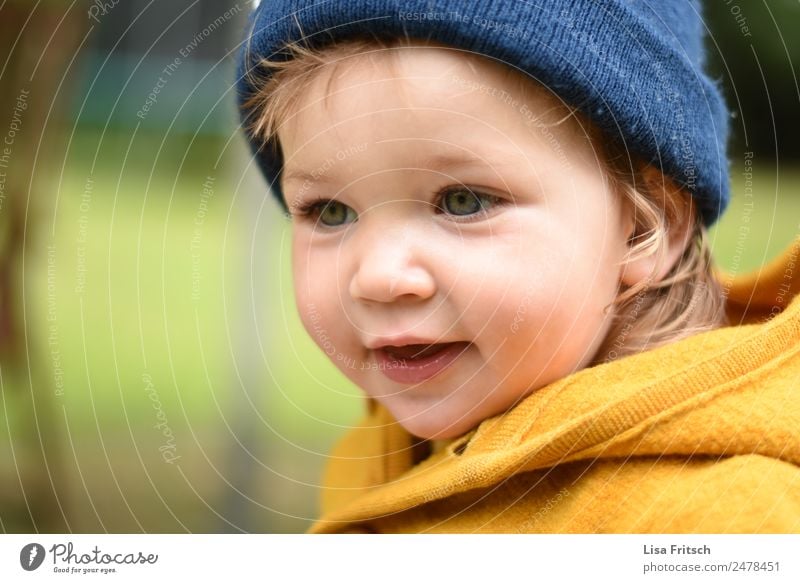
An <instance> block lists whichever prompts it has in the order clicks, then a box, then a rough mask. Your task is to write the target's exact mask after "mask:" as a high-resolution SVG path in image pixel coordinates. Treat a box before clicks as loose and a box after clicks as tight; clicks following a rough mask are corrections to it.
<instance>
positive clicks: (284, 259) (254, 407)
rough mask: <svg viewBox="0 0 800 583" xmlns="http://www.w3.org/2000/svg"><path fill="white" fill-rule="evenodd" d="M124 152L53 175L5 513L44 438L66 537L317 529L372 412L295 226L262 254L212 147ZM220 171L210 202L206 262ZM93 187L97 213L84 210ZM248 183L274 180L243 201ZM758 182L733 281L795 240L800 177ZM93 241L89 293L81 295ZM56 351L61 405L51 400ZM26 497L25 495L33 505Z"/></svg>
mask: <svg viewBox="0 0 800 583" xmlns="http://www.w3.org/2000/svg"><path fill="white" fill-rule="evenodd" d="M127 140H128V138H127V137H126V136H108V137H107V139H105V140H104V142H103V144H102V145H101V148H100V150H99V153H98V160H97V165H96V167H95V170H94V172H92V171H91V167H92V161H93V158H94V156H95V153H96V152H97V146H98V136H97V135H93V134H87V135H80V136H78V137H77V138H76V141H75V142H74V143H73V149H72V150H71V153H70V159H69V160H68V164H67V166H66V168H67V170H66V173H65V175H64V176H63V179H61V178H60V176H59V172H58V171H60V168H58V169H57V170H58V171H56V170H54V171H53V172H52V184H53V186H54V188H55V189H56V190H57V191H58V203H57V206H47V205H41V206H40V207H38V208H37V209H34V212H35V213H36V214H35V217H36V221H35V223H32V224H34V225H35V226H36V228H37V230H36V231H32V244H31V245H30V250H29V253H28V254H27V255H26V272H27V278H26V282H25V285H26V306H25V316H26V318H27V319H28V333H29V337H28V350H29V354H30V358H31V360H30V362H31V364H30V372H27V371H26V372H25V373H24V374H23V375H22V376H21V377H18V378H11V377H10V376H9V374H4V375H3V379H2V380H3V402H2V403H1V404H0V405H2V408H3V419H4V420H5V425H6V427H5V428H0V434H1V435H2V437H0V440H1V441H0V472H1V473H0V478H2V484H4V485H5V486H4V488H5V490H6V498H2V499H3V500H5V502H4V504H6V505H11V504H16V505H17V507H19V506H20V504H21V503H22V488H21V487H20V486H18V482H19V481H18V479H17V475H18V474H20V473H27V474H31V475H32V476H34V477H33V478H31V480H33V482H31V483H39V484H41V483H44V484H45V485H46V486H47V485H48V484H49V481H47V476H46V475H42V474H41V468H42V467H43V466H42V464H40V463H39V462H38V461H37V460H38V457H37V455H39V454H38V453H37V452H38V450H39V448H40V445H39V441H38V435H39V434H41V435H44V439H45V444H46V447H47V458H48V463H49V464H50V466H51V467H52V472H53V475H54V476H55V478H54V481H55V483H56V484H57V485H58V488H59V491H60V493H61V494H60V495H61V496H62V503H63V504H64V505H65V508H66V511H67V518H68V528H69V529H70V530H74V531H90V532H91V531H103V530H108V531H112V532H119V531H122V532H137V531H140V530H146V531H149V532H164V531H166V532H182V531H184V530H191V531H220V530H225V529H228V530H235V528H234V527H231V526H230V525H228V524H227V523H226V522H225V520H224V519H223V518H222V517H227V518H228V519H229V520H230V521H231V522H234V523H235V524H237V525H239V526H240V527H243V528H247V529H249V530H256V531H286V532H293V531H301V530H304V529H305V528H306V526H307V525H308V521H309V520H310V519H313V517H314V515H315V512H316V509H315V505H316V499H317V496H318V494H319V492H318V488H317V483H318V481H319V479H320V472H321V469H322V464H323V462H324V456H325V454H326V453H327V451H328V449H329V447H330V446H331V444H332V443H333V441H334V440H335V438H336V437H337V436H338V435H340V434H341V433H342V431H343V428H344V427H345V426H347V425H348V424H350V423H352V422H353V421H354V420H355V419H356V418H357V416H358V415H359V413H360V410H361V397H360V395H359V393H358V391H357V389H356V388H355V387H353V386H352V385H351V384H350V383H349V381H347V380H346V379H345V377H344V376H343V375H341V373H339V371H338V370H337V369H336V368H335V367H334V366H333V365H332V364H331V363H330V362H328V361H327V360H326V359H325V357H324V355H323V354H322V352H321V351H320V350H319V349H318V348H317V347H316V345H315V344H314V343H313V341H312V340H311V339H310V338H309V337H308V335H307V334H306V333H305V331H304V330H303V329H302V326H301V324H300V322H299V319H298V316H297V314H296V311H295V308H294V304H293V299H292V298H293V295H292V290H291V270H290V261H289V257H290V256H289V237H288V232H287V229H286V225H285V224H284V223H283V222H282V219H281V218H280V217H279V213H278V210H277V207H276V206H275V204H274V203H273V202H272V201H268V202H267V203H266V206H265V208H263V209H262V210H261V212H262V217H261V220H262V221H264V226H263V228H264V229H265V231H264V232H265V233H266V235H265V237H264V238H263V240H259V241H258V244H257V247H256V248H255V249H254V250H253V252H252V253H251V235H252V233H250V232H249V231H248V229H247V227H246V225H247V224H248V219H250V218H252V215H253V209H251V208H249V207H248V204H247V203H246V202H245V201H243V198H242V196H243V195H242V192H238V193H237V192H236V191H235V188H236V184H237V182H238V178H239V175H238V174H235V173H234V172H233V171H232V170H231V171H228V170H226V169H224V168H223V169H221V170H219V171H216V170H214V169H213V160H215V159H216V158H217V156H218V154H219V152H218V149H219V147H220V146H219V144H218V143H216V142H200V143H195V144H189V143H188V142H175V141H171V142H170V143H169V144H167V145H166V146H165V149H164V150H163V151H162V152H161V153H160V154H158V156H157V155H156V154H157V152H158V147H159V143H158V142H153V141H152V140H151V139H150V140H144V139H143V140H140V141H136V142H134V144H133V147H132V148H131V151H130V152H129V154H128V158H127V162H126V158H125V154H126V151H127V149H128V145H129V144H128V141H127ZM184 154H187V156H186V158H187V162H186V165H185V167H184V168H183V169H182V170H181V171H180V172H177V173H176V171H175V168H178V167H179V166H180V162H181V159H182V158H183V155H184ZM227 154H228V156H229V157H235V156H236V155H239V156H242V155H243V152H242V150H241V149H240V150H234V152H233V153H232V154H231V153H227ZM151 170H152V180H151V181H150V174H151ZM209 174H213V175H214V176H215V181H214V196H213V197H212V198H211V199H210V200H209V202H208V212H207V213H206V215H205V217H204V221H203V224H202V232H201V233H200V239H199V245H198V246H197V247H196V248H195V251H196V255H197V257H196V258H195V259H193V256H192V255H193V250H192V238H193V236H195V234H196V232H195V227H196V224H195V219H196V218H197V216H198V208H199V204H200V202H201V195H202V188H203V182H204V180H205V178H206V176H208V175H209ZM90 175H91V178H92V192H91V201H90V206H89V207H88V208H84V209H83V211H82V210H81V206H80V204H81V195H82V193H83V192H84V190H85V188H86V184H87V178H88V177H89V176H90ZM148 181H150V182H149V185H148ZM252 184H260V183H246V186H243V187H242V188H252ZM753 185H754V197H753V207H752V208H753V210H752V212H751V214H750V215H749V216H750V219H749V222H748V223H747V224H748V225H749V226H750V230H749V232H748V235H747V237H746V240H745V241H744V242H743V243H742V242H740V241H738V242H737V236H738V233H739V229H740V227H741V226H742V224H744V223H743V221H744V219H743V218H742V217H743V216H744V210H743V209H744V208H745V206H744V205H745V203H746V202H747V201H746V198H745V196H744V185H743V183H742V181H741V180H739V179H738V178H737V177H736V176H734V180H733V187H734V199H733V202H732V204H731V208H730V209H729V210H728V212H727V213H726V215H725V217H724V218H723V219H722V221H721V222H720V223H719V225H718V226H716V227H715V228H714V229H712V231H711V240H712V244H713V248H714V253H715V256H716V258H717V260H718V261H719V263H720V265H721V266H722V267H723V268H727V269H731V268H737V269H738V270H739V271H746V270H748V269H754V268H757V267H758V266H759V265H760V264H762V263H763V262H764V261H766V260H768V259H769V258H771V257H773V256H775V255H776V254H777V253H779V252H780V250H782V249H783V248H784V247H786V246H787V245H788V244H789V242H790V241H791V240H792V239H793V238H794V237H795V236H797V234H798V228H799V227H798V221H800V196H798V194H800V192H799V191H800V172H798V171H790V172H789V171H784V172H782V174H781V181H780V182H778V181H777V179H776V178H775V177H774V176H771V175H770V174H769V173H768V172H767V171H766V169H764V170H761V169H759V170H757V171H756V173H755V176H754V179H753ZM265 196H266V195H265ZM53 204H55V198H53ZM81 225H83V226H84V227H85V236H86V242H85V244H84V248H85V260H86V263H85V265H86V283H85V286H84V289H83V291H81V292H80V293H79V292H77V291H76V282H77V274H78V260H79V250H80V249H79V248H80V246H81V243H79V241H78V238H79V236H80V235H81ZM48 246H52V249H54V266H53V269H54V273H51V275H54V276H55V280H54V281H52V282H51V283H53V284H54V285H53V286H52V287H51V288H50V290H49V292H50V296H49V297H48ZM193 261H196V262H195V263H193ZM251 262H252V264H253V266H254V268H253V269H251ZM737 266H738V267H737ZM198 273H199V274H200V275H201V279H200V284H199V288H196V291H197V293H194V294H193V290H195V288H194V287H193V285H194V283H193V278H194V277H195V276H196V275H197V274H198ZM253 276H255V277H258V278H261V279H259V280H258V281H257V282H255V286H254V287H255V289H256V290H258V291H257V293H258V295H257V297H256V298H255V301H256V303H257V304H258V305H259V306H260V305H261V304H262V302H263V305H264V306H266V307H265V309H266V315H265V318H264V322H263V324H262V325H261V326H260V329H259V332H260V341H261V343H260V344H259V342H258V341H252V342H251V341H247V342H243V341H242V335H241V330H242V329H243V328H242V327H243V326H245V325H246V323H247V317H248V314H250V313H252V307H253V305H252V301H251V289H250V287H251V284H252V283H253V282H251V278H252V277H253ZM48 300H50V301H51V302H52V301H54V302H55V304H54V305H55V312H52V314H54V316H51V317H55V321H51V320H48V313H49V312H48ZM51 325H55V326H56V329H55V334H56V338H55V339H56V344H53V345H49V344H48V334H49V333H50V331H51V330H50V326H51ZM54 348H55V349H57V350H58V354H59V357H60V364H61V367H62V368H63V371H64V372H63V375H64V376H63V378H64V387H63V393H57V391H56V387H55V381H54V374H53V366H54V363H53V359H52V355H51V350H52V349H54ZM144 374H147V375H149V378H151V379H152V390H150V392H148V390H147V386H148V385H147V383H146V382H145V380H143V375H144ZM243 387H244V388H243ZM31 394H33V395H34V397H35V399H36V404H35V405H33V404H32V403H31V400H30V395H31ZM153 394H155V395H157V398H158V403H159V407H160V411H161V413H160V415H162V417H158V415H159V411H158V410H157V409H156V408H155V403H154V401H153V400H152V399H151V395H153ZM248 399H249V400H248ZM34 410H35V411H36V414H37V415H36V420H34V418H33V414H32V411H34ZM164 418H166V420H167V421H168V426H169V428H170V429H171V432H172V435H173V437H174V445H175V451H176V452H177V454H178V455H180V456H181V457H180V459H179V461H178V462H176V463H175V464H168V463H165V462H164V460H163V458H162V454H161V452H160V451H159V447H163V446H164V445H165V444H166V443H167V439H166V438H165V436H164V435H163V433H162V432H161V430H159V429H158V428H156V427H155V426H156V425H157V424H158V423H159V419H164ZM33 421H39V422H40V427H39V429H37V428H36V426H35V423H34V422H33ZM240 442H241V444H240ZM245 447H246V448H247V449H245ZM37 476H38V478H37ZM36 480H38V482H36ZM42 480H44V482H42ZM26 484H27V482H26ZM48 487H49V486H48ZM45 489H46V488H45ZM9 492H11V493H10V494H9ZM31 492H32V491H31V489H30V487H29V486H26V489H25V495H27V496H31ZM34 493H35V492H34ZM248 498H249V499H250V500H248ZM32 499H34V498H32ZM0 520H2V528H3V529H5V530H9V531H15V530H16V531H19V530H25V529H29V528H31V526H30V524H28V522H26V521H27V514H26V513H25V512H21V513H19V512H18V513H14V512H11V511H10V510H9V509H8V507H2V506H0Z"/></svg>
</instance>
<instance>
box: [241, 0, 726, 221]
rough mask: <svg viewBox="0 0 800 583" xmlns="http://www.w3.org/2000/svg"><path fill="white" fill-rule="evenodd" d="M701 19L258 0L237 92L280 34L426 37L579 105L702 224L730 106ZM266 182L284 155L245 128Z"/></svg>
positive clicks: (585, 7)
mask: <svg viewBox="0 0 800 583" xmlns="http://www.w3.org/2000/svg"><path fill="white" fill-rule="evenodd" d="M704 26H705V25H704V22H703V19H702V14H701V11H700V6H699V4H698V2H697V1H694V0H639V1H636V2H631V1H630V0H548V1H547V2H532V1H529V0H491V1H490V0H474V1H471V2H463V1H462V0H264V1H263V2H261V4H260V5H259V6H258V7H257V8H256V9H255V10H254V11H253V13H252V14H251V16H250V20H249V25H248V27H247V31H248V32H247V35H248V36H247V38H245V39H244V41H243V43H242V49H241V50H240V52H239V59H238V69H237V77H238V79H237V96H238V100H239V107H240V113H241V116H242V120H243V123H244V124H245V127H247V126H248V125H249V122H250V121H252V119H251V114H252V112H249V111H246V109H245V107H244V103H245V101H246V100H247V99H248V97H250V96H252V94H253V92H254V91H255V90H256V88H255V87H253V85H252V84H251V82H250V78H251V77H250V75H248V73H257V74H258V76H260V77H261V78H262V79H263V78H264V77H265V75H268V74H269V72H268V71H262V70H260V69H259V65H258V61H259V59H260V58H262V57H268V58H270V59H273V60H274V59H281V58H287V57H286V56H285V53H284V51H283V50H282V49H283V47H284V45H285V43H287V42H295V41H300V40H303V43H304V44H305V45H306V46H311V47H315V48H320V47H323V46H325V45H326V44H330V43H333V42H335V41H338V40H342V39H347V38H351V37H359V38H364V37H365V36H366V37H373V38H374V37H411V38H422V39H431V40H434V41H438V42H440V43H442V44H446V45H449V46H452V47H455V48H460V49H465V50H468V51H471V52H473V53H477V54H481V55H486V56H488V57H490V58H494V59H498V60H500V61H502V62H505V63H508V64H509V65H511V66H513V67H516V68H518V69H520V70H521V71H524V72H525V73H527V74H528V75H530V76H531V77H532V78H533V79H535V80H537V81H538V82H540V83H542V84H543V85H546V86H547V87H549V88H550V90H551V91H553V92H554V93H556V94H557V95H558V96H559V97H560V98H561V99H563V100H564V102H565V103H567V104H569V105H572V106H574V107H576V108H578V109H579V110H580V111H582V112H583V113H584V114H585V115H586V116H587V117H588V118H589V119H590V120H591V121H592V122H593V123H595V124H596V125H597V126H598V127H599V128H600V129H601V130H603V131H604V132H605V134H606V135H607V137H608V138H609V139H616V140H620V141H621V143H624V146H625V147H626V148H627V149H628V151H630V152H631V153H633V154H637V155H638V156H639V157H641V158H643V159H644V161H645V162H649V163H650V164H652V165H654V166H655V167H656V168H658V169H660V170H661V171H662V172H663V173H664V174H666V175H667V176H669V177H671V178H672V179H674V180H675V181H676V183H678V184H679V185H681V186H683V187H684V188H686V189H687V190H688V191H689V192H690V193H691V194H692V195H693V196H694V197H695V199H696V201H697V203H698V208H699V209H700V212H701V213H702V217H703V220H704V222H705V224H706V225H710V224H711V223H713V222H714V221H715V220H716V219H717V218H718V217H719V215H720V214H721V213H722V211H723V210H724V209H725V207H726V206H727V204H728V201H729V190H728V160H727V157H726V141H727V135H728V112H727V109H726V107H725V103H724V100H723V97H722V94H721V92H720V89H719V88H718V86H717V85H716V84H715V83H714V82H713V81H712V80H711V79H710V78H709V77H708V76H707V75H706V74H705V73H704V70H703V69H704V50H703V37H704ZM248 138H249V141H250V145H251V148H252V150H253V152H254V153H255V155H256V157H257V160H258V163H259V166H260V167H261V169H262V171H263V172H264V175H265V177H266V178H267V181H268V182H269V184H270V186H271V188H272V191H273V193H274V195H275V196H276V198H277V199H278V201H279V202H280V203H281V205H282V206H283V208H284V210H286V203H285V201H284V199H283V194H282V192H281V188H280V180H279V177H280V172H281V169H282V166H283V159H282V154H281V152H280V149H279V148H278V149H276V151H275V152H274V153H273V152H272V148H265V147H264V144H260V143H258V142H257V141H256V140H254V139H253V138H252V136H250V135H248Z"/></svg>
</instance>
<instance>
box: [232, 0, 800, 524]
mask: <svg viewBox="0 0 800 583" xmlns="http://www.w3.org/2000/svg"><path fill="white" fill-rule="evenodd" d="M702 27H703V23H702V20H701V18H700V12H699V6H698V5H697V4H696V3H695V2H689V1H687V0H671V1H661V2H658V3H655V2H653V3H649V2H647V3H645V2H641V3H628V2H624V1H616V0H615V1H610V2H602V3H599V2H593V1H590V0H574V1H557V2H548V3H546V4H544V5H542V6H537V5H534V4H530V3H527V2H517V1H510V0H509V1H501V2H488V1H487V2H473V3H461V2H454V1H445V0H440V1H438V2H427V1H426V2H422V1H399V0H372V1H366V0H362V1H358V0H343V1H341V2H312V1H310V0H309V1H300V2H297V1H293V2H289V1H284V0H270V1H268V2H264V3H262V4H261V6H260V7H259V8H258V9H257V10H256V11H255V12H254V14H253V16H252V18H251V22H250V25H249V28H248V31H247V38H246V39H245V42H244V45H243V49H242V51H241V54H240V57H241V58H240V62H239V74H240V77H239V104H240V108H241V112H242V117H243V121H244V127H245V131H246V133H247V136H248V139H249V141H250V143H251V145H252V147H253V150H254V153H255V155H256V159H257V161H258V163H259V165H260V167H261V169H262V170H263V172H264V174H265V176H266V177H267V179H268V181H269V186H270V188H271V190H272V192H273V193H274V194H275V196H276V198H277V200H278V201H279V203H280V204H281V206H282V208H283V210H284V212H285V213H286V215H287V217H288V218H289V219H290V220H291V224H292V227H291V228H292V264H293V276H294V289H295V298H296V304H297V309H298V310H299V314H300V317H301V320H302V322H303V324H304V326H305V328H306V330H307V331H308V333H309V334H310V335H311V337H312V338H314V340H315V342H316V343H317V344H318V345H319V346H320V349H322V350H323V351H324V352H325V354H326V355H327V356H328V357H329V358H330V359H331V361H332V362H333V363H334V364H335V365H336V366H337V367H338V368H339V369H340V370H341V371H342V372H343V373H344V374H345V375H346V376H347V377H348V378H349V379H350V380H351V381H352V382H354V383H355V384H356V385H357V386H358V387H360V388H361V389H362V390H363V391H364V393H365V394H366V396H367V397H368V399H367V402H368V406H367V412H366V416H365V418H364V420H363V421H362V423H361V424H360V425H358V426H357V427H354V428H353V429H352V430H350V432H349V433H348V434H347V435H345V437H344V438H343V439H342V440H341V442H340V443H339V444H338V446H337V448H336V450H335V451H334V452H333V454H332V456H331V460H330V462H329V465H328V469H327V471H326V476H325V484H324V491H323V495H322V507H323V516H322V517H321V518H320V520H319V521H317V522H316V523H315V524H314V525H313V526H312V528H311V532H703V531H706V532H737V531H739V532H742V531H743V532H755V531H770V532H787V531H788V532H798V531H800V495H798V491H799V490H800V471H798V467H797V464H798V463H800V437H799V436H798V429H797V428H798V427H799V426H800V407H798V405H797V399H796V398H791V397H790V391H791V389H792V388H795V387H796V382H795V381H794V380H793V379H794V378H796V376H792V374H794V375H796V374H797V373H798V372H800V360H798V357H797V350H796V348H795V347H794V346H795V343H796V342H797V340H798V337H799V336H800V315H798V312H799V311H800V304H798V302H793V303H791V306H789V308H790V309H784V308H785V307H786V306H788V305H789V303H790V301H791V298H792V296H793V295H794V293H795V292H796V289H797V287H798V282H797V280H798V278H796V277H794V276H791V277H788V278H785V277H784V276H785V273H786V270H787V266H788V265H789V264H790V262H791V264H792V265H794V263H793V262H794V260H795V258H796V255H797V249H796V246H795V247H793V248H792V249H790V250H788V251H787V253H786V254H785V255H784V257H782V258H780V259H779V260H778V261H777V262H776V263H774V264H773V265H772V266H771V267H770V268H769V269H768V270H767V271H766V276H765V275H764V272H762V275H761V278H760V279H757V280H755V281H753V280H752V278H747V277H744V276H742V277H737V278H732V279H731V280H730V281H727V282H725V281H720V280H721V279H722V278H720V277H719V275H718V274H716V273H715V272H714V271H713V270H712V262H711V257H710V252H709V249H708V246H707V244H706V229H707V227H708V226H709V225H711V224H712V223H713V222H714V221H715V220H716V219H717V218H718V216H719V215H720V213H721V212H722V211H723V210H724V208H725V206H726V204H727V201H728V180H727V158H726V153H725V141H726V136H727V117H728V116H727V111H726V109H725V106H724V103H723V100H722V97H721V95H720V91H719V89H718V88H717V87H716V85H715V84H714V83H713V82H711V81H710V80H709V79H708V78H707V76H706V75H705V74H704V72H703V69H702V67H703V49H702V35H701V31H702ZM783 279H786V280H787V281H788V283H789V285H790V289H791V293H790V294H789V295H788V296H785V298H784V300H785V301H784V303H782V304H781V306H780V309H778V310H777V311H776V310H774V309H773V308H774V306H772V305H770V302H772V303H773V304H774V303H775V302H774V300H771V299H770V298H774V293H773V292H774V291H775V289H776V286H778V285H780V284H781V283H785V282H784V281H783ZM748 293H749V295H748ZM726 296H727V298H728V302H727V306H726V302H725V299H726ZM753 298H756V299H755V301H754V299H753ZM726 307H727V315H726ZM767 309H769V311H770V317H769V318H761V319H760V320H759V319H758V313H759V310H760V311H761V312H764V311H766V310H767ZM753 321H755V322H756V323H754V324H748V322H753ZM320 331H324V334H321V333H320Z"/></svg>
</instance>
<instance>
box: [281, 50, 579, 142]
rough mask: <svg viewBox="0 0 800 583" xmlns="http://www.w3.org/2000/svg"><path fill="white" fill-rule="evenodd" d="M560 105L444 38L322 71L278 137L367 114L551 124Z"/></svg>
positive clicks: (431, 122)
mask: <svg viewBox="0 0 800 583" xmlns="http://www.w3.org/2000/svg"><path fill="white" fill-rule="evenodd" d="M565 112H567V108H566V107H565V106H564V105H563V103H561V102H560V101H559V100H558V99H557V98H555V97H554V96H553V95H552V94H551V93H550V92H548V91H547V90H546V89H544V88H543V87H541V86H538V84H537V83H535V82H534V81H533V80H531V79H529V78H526V77H525V76H524V75H522V74H520V73H518V72H517V71H515V70H514V69H512V68H511V67H508V66H507V65H504V64H502V63H499V62H496V61H492V60H490V59H487V58H484V57H480V56H476V55H474V54H471V53H468V52H465V51H462V50H459V49H454V48H450V47H446V46H443V45H437V46H427V45H422V46H402V47H396V48H393V49H382V50H378V49H376V50H375V51H373V52H368V53H365V54H360V55H357V56H355V57H351V58H348V59H343V60H341V61H338V62H336V63H335V64H333V65H330V66H327V67H325V68H323V69H322V70H320V71H319V72H318V73H317V74H316V75H315V76H314V77H313V78H312V79H311V80H310V81H309V85H308V89H307V91H304V92H303V94H302V96H301V98H300V99H298V100H297V102H296V103H295V105H294V107H293V111H291V112H290V115H289V116H288V117H287V120H286V122H285V123H284V124H283V128H282V131H281V130H279V138H280V140H281V142H282V143H285V142H286V140H287V139H289V140H291V137H292V136H295V135H297V133H298V132H299V133H300V134H301V135H302V136H304V137H307V136H310V135H317V134H319V133H320V132H321V131H322V132H324V131H326V130H327V129H329V128H335V127H336V125H337V124H343V125H351V122H354V121H357V120H359V119H360V118H363V117H369V116H376V117H377V116H380V117H381V118H383V119H387V118H389V117H393V118H395V119H400V120H403V121H404V122H405V124H404V126H405V128H406V129H408V131H409V132H411V133H414V134H419V132H420V130H424V129H428V130H431V132H432V133H439V131H440V130H452V131H456V132H458V131H468V130H469V129H470V128H474V126H475V125H476V124H478V125H481V124H483V125H486V124H490V125H491V124H493V123H495V124H496V123H497V122H498V121H499V120H501V119H509V118H511V119H513V123H515V124H519V123H520V122H522V123H523V124H527V125H534V124H541V123H555V122H556V121H557V120H559V119H562V118H563V117H564V115H565ZM321 124H324V125H321ZM500 127H502V124H501V126H500ZM446 133H447V132H446Z"/></svg>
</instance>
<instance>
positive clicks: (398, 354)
mask: <svg viewBox="0 0 800 583" xmlns="http://www.w3.org/2000/svg"><path fill="white" fill-rule="evenodd" d="M452 344H455V343H454V342H448V343H443V344H407V345H406V346H384V347H383V350H385V351H386V352H387V353H388V354H389V356H393V357H394V358H396V359H397V360H401V359H402V360H416V359H421V358H425V357H428V356H432V355H434V354H437V353H438V352H441V351H442V350H444V349H445V348H447V347H448V346H450V345H452Z"/></svg>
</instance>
